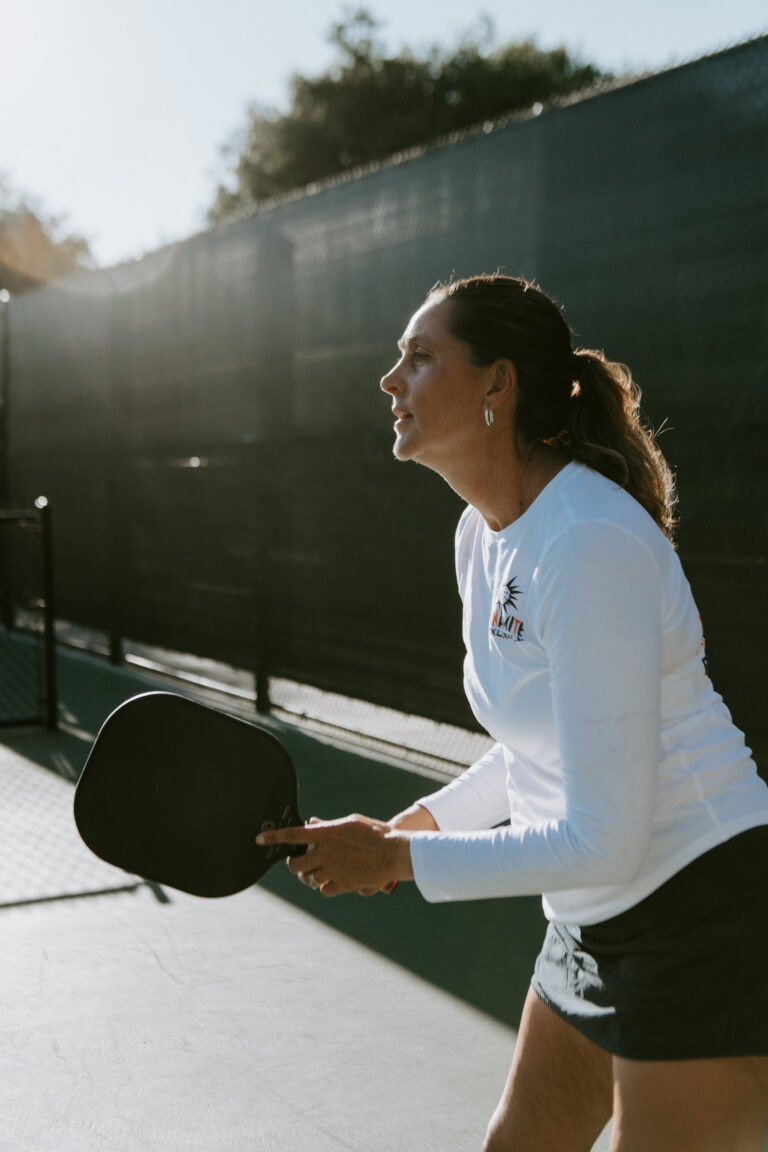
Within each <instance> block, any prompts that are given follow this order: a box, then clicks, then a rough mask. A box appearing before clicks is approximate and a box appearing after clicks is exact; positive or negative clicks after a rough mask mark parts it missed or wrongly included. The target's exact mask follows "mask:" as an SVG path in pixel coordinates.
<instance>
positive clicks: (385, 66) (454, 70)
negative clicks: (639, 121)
mask: <svg viewBox="0 0 768 1152" xmlns="http://www.w3.org/2000/svg"><path fill="white" fill-rule="evenodd" d="M379 27H380V24H379V22H378V21H377V20H376V19H375V18H374V17H373V16H372V15H371V14H370V12H368V11H367V10H366V9H362V8H361V9H358V10H357V11H356V12H355V13H353V14H352V15H351V16H349V17H347V18H346V19H345V20H344V21H342V22H340V23H338V24H335V25H334V26H333V28H332V30H331V32H330V36H329V39H330V42H331V43H332V44H333V45H335V47H336V49H337V60H336V62H335V63H334V65H333V67H332V68H331V69H329V70H328V71H326V72H324V73H322V74H321V75H320V76H316V77H314V78H312V77H305V76H300V75H294V76H293V77H292V78H291V82H290V107H289V109H288V111H287V112H278V111H276V110H273V109H267V108H264V107H261V106H259V105H254V106H252V107H251V108H250V109H249V110H248V114H247V120H246V124H245V126H244V128H243V129H242V130H241V132H240V133H239V134H237V135H236V136H235V137H234V138H233V140H232V141H231V142H230V144H229V145H228V146H226V147H225V149H223V152H224V157H225V159H226V161H227V162H228V163H229V165H230V167H231V170H232V175H233V177H234V185H233V186H225V185H220V187H219V189H218V193H217V196H216V199H215V201H214V203H213V205H212V207H211V209H210V210H209V213H208V217H209V221H210V222H211V223H215V222H217V221H220V220H223V219H226V218H227V217H228V216H230V215H232V214H234V213H235V212H237V211H239V210H241V209H243V208H248V207H252V206H254V205H257V204H259V203H260V202H263V201H265V200H268V199H270V198H271V197H274V196H279V195H281V194H283V193H285V192H287V191H290V190H291V189H294V188H300V187H304V186H306V185H307V184H311V183H313V182H315V181H318V180H323V179H325V178H326V177H329V176H334V175H336V174H338V173H340V172H344V171H347V170H350V169H352V168H355V167H357V166H360V165H367V164H370V163H371V162H373V161H376V160H382V159H384V158H385V157H387V156H390V155H392V154H393V153H396V152H401V151H403V150H405V149H408V148H412V147H414V146H418V145H424V144H429V143H430V142H432V141H434V140H436V139H438V138H440V137H442V136H445V135H448V134H449V133H452V132H456V131H459V130H461V129H466V128H470V127H473V126H475V125H479V124H482V123H484V122H485V121H488V120H493V119H494V118H497V117H500V116H503V115H506V114H509V113H514V112H519V111H521V110H523V109H526V108H530V107H532V106H533V105H534V104H536V103H541V104H544V103H546V102H547V101H551V100H554V99H557V98H558V97H562V96H566V95H568V94H570V93H573V92H575V91H579V90H581V89H584V88H587V87H589V86H591V85H593V84H595V83H597V82H598V81H602V80H607V79H609V78H610V76H609V74H607V73H604V72H601V71H599V70H598V69H597V68H595V67H594V66H593V65H591V64H585V63H582V62H581V61H579V60H577V59H575V58H573V57H572V56H571V55H570V53H569V52H568V51H567V49H565V48H556V49H554V50H553V51H543V50H541V49H539V48H538V47H537V46H536V44H535V43H534V42H533V41H531V40H526V41H523V42H520V43H512V44H507V45H504V46H501V47H498V46H496V34H495V30H494V27H493V24H492V22H491V21H490V20H489V19H487V18H484V19H483V20H482V21H481V22H480V26H479V29H478V30H477V31H475V32H470V33H467V34H466V35H465V36H464V37H463V38H462V39H461V40H460V41H459V43H458V44H457V45H456V47H454V48H453V49H452V50H450V51H445V50H444V49H442V48H441V47H440V46H439V45H433V46H432V47H431V48H429V49H428V50H427V51H426V52H424V53H422V54H421V55H418V54H416V53H415V52H413V51H411V50H409V49H403V50H402V51H400V52H399V53H398V54H397V55H388V54H387V53H386V51H385V48H384V46H383V44H382V43H381V41H380V40H379V39H378V37H377V35H376V33H377V29H378V28H379Z"/></svg>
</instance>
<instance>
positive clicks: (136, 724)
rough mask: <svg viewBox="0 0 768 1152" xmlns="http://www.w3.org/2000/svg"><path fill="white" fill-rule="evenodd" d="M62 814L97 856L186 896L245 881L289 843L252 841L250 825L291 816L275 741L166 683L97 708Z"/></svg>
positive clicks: (234, 888)
mask: <svg viewBox="0 0 768 1152" xmlns="http://www.w3.org/2000/svg"><path fill="white" fill-rule="evenodd" d="M74 813H75V823H76V824H77V828H78V831H79V833H80V835H81V836H82V838H83V840H84V841H85V843H86V844H87V845H88V847H89V848H90V849H91V851H92V852H94V853H95V854H96V855H97V856H100V857H101V859H102V860H106V861H107V862H108V863H109V864H114V865H116V866H117V867H118V868H123V869H124V870H125V871H126V872H130V873H131V874H133V875H135V876H141V877H143V878H144V879H147V880H154V881H156V882H157V883H159V884H165V885H167V886H168V887H170V888H178V889H179V890H180V891H182V892H190V893H192V894H193V895H195V896H230V895H232V894H233V893H235V892H241V891H242V890H243V889H244V888H248V887H249V886H250V885H251V884H254V883H255V882H256V881H257V880H258V879H259V878H260V877H261V876H263V875H264V873H265V872H266V871H267V869H268V868H269V867H271V865H272V864H274V863H275V861H276V860H278V859H281V858H283V857H284V856H287V855H288V852H289V849H288V848H283V847H282V846H280V847H272V848H259V847H258V845H257V844H256V843H255V838H256V836H257V835H258V833H259V832H261V831H262V830H264V829H266V828H274V827H278V828H279V827H287V826H289V825H295V824H301V823H302V820H301V817H300V816H299V814H298V811H297V782H296V773H295V771H294V768H293V764H292V763H291V759H290V757H289V755H288V753H287V752H286V750H285V749H284V748H283V746H282V744H281V743H280V741H279V740H278V739H277V738H276V737H275V736H273V735H272V734H271V733H270V732H266V731H265V730H264V729H262V728H257V727H256V726H255V725H253V724H249V723H247V722H246V721H244V720H237V719H234V718H233V717H231V716H226V715H224V714H223V713H221V712H217V711H215V710H214V709H212V708H207V707H205V706H204V705H202V704H197V703H195V702H194V701H192V700H187V699H186V698H185V697H183V696H177V695H175V694H174V693H171V692H148V693H145V694H143V695H141V696H134V697H133V698H132V699H131V700H127V701H126V702H125V703H124V704H121V705H120V707H119V708H117V709H116V710H115V711H114V712H113V713H112V714H111V716H109V717H108V718H107V720H106V721H105V722H104V725H103V726H102V728H101V731H100V732H99V734H98V736H97V737H96V740H95V742H94V744H93V747H92V749H91V752H90V755H89V757H88V760H87V762H86V765H85V768H84V769H83V773H82V775H81V777H80V780H79V782H78V785H77V788H76V790H75V807H74ZM301 850H302V849H299V850H298V851H301ZM298 851H297V847H296V846H293V847H292V848H291V849H290V852H291V853H292V854H293V855H297V854H298Z"/></svg>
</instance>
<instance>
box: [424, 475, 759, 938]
mask: <svg viewBox="0 0 768 1152" xmlns="http://www.w3.org/2000/svg"><path fill="white" fill-rule="evenodd" d="M456 568H457V575H458V581H459V591H460V593H461V598H462V601H463V605H464V609H463V632H464V642H465V645H466V653H467V654H466V660H465V666H464V685H465V690H466V693H467V697H468V699H469V702H470V705H471V707H472V710H473V712H474V714H475V716H476V717H477V719H478V720H479V722H480V723H481V724H482V725H483V727H485V728H486V729H487V731H488V732H489V733H490V735H491V736H492V737H493V739H495V740H496V744H495V745H494V747H493V748H492V749H491V750H490V751H489V752H488V753H487V755H485V756H484V757H483V758H482V759H481V760H480V761H478V762H477V763H476V764H474V765H473V766H472V767H471V768H469V769H468V770H467V771H466V772H465V773H464V774H463V775H462V776H460V777H459V778H458V779H456V780H455V781H453V782H452V783H451V784H449V785H448V786H447V787H445V788H443V789H441V790H440V791H439V792H436V793H434V794H433V795H431V796H428V797H425V798H424V799H422V800H420V801H419V803H421V804H422V805H423V806H424V807H426V808H427V809H428V810H429V811H430V812H431V813H432V815H433V816H434V818H435V820H436V822H437V824H438V827H439V829H440V831H439V832H432V833H417V834H415V835H414V837H413V840H412V843H411V859H412V862H413V868H414V873H415V879H416V883H417V885H418V887H419V889H420V890H421V892H422V894H423V895H424V896H425V897H426V899H427V900H430V901H441V900H470V899H481V898H485V897H491V896H518V895H531V894H539V893H543V905H544V912H545V915H546V916H547V917H548V918H550V919H558V920H562V921H565V922H566V923H573V924H594V923H597V922H599V921H601V920H605V919H607V918H609V917H611V916H614V915H617V914H618V913H619V912H622V911H624V910H625V909H626V908H629V907H631V906H632V905H634V904H636V903H637V902H638V901H640V900H642V899H643V898H644V897H645V896H647V895H649V894H650V893H651V892H652V891H653V890H654V889H655V888H657V887H658V886H659V885H660V884H662V883H663V882H664V881H665V880H667V879H669V877H670V876H672V875H673V874H674V873H675V872H677V871H679V870H680V869H681V868H682V867H684V865H686V864H688V863H690V861H691V860H693V859H694V858H695V857H697V856H698V855H700V854H701V853H703V852H705V851H707V850H708V849H709V848H711V847H714V846H715V845H717V844H719V843H721V842H722V841H724V840H727V839H729V838H730V837H731V836H733V835H735V834H736V833H738V832H741V831H744V830H746V829H747V828H750V827H754V826H755V825H758V824H768V787H767V786H766V784H765V783H764V782H763V781H762V780H761V779H760V777H759V776H758V774H757V769H756V766H755V764H754V762H753V760H752V759H751V756H750V753H749V749H748V748H746V746H745V743H744V737H743V734H742V733H741V732H740V731H739V730H738V729H737V728H735V727H734V725H733V723H732V721H731V717H730V714H729V712H728V710H727V708H726V707H725V705H724V704H723V701H722V699H721V698H720V696H718V695H717V693H716V692H715V691H714V689H713V687H712V684H711V683H710V681H709V679H708V677H707V674H706V670H705V666H704V641H703V636H702V628H701V621H700V618H699V613H698V611H697V609H696V605H695V603H694V600H693V597H692V595H691V590H690V587H689V585H688V582H687V581H686V579H685V576H684V574H683V571H682V568H681V566H680V562H679V559H678V557H677V554H676V553H675V551H674V549H673V548H672V546H671V545H670V543H669V541H668V540H667V539H666V537H665V536H664V534H663V533H662V532H661V531H660V529H659V528H658V527H657V525H656V524H655V523H654V522H653V520H652V518H651V517H650V516H649V515H648V514H647V512H646V511H645V510H644V509H643V508H642V507H641V506H640V505H639V504H638V503H637V502H636V501H635V500H634V499H633V498H632V497H631V496H629V495H628V494H627V493H626V492H625V491H623V490H622V489H621V488H619V487H618V486H617V485H615V484H613V483H612V482H611V481H609V480H607V479H606V478H605V477H604V476H602V475H600V474H599V473H597V472H595V471H593V470H592V469H590V468H587V467H586V466H584V465H581V464H577V463H571V464H569V465H567V466H566V467H565V468H564V469H563V470H562V471H561V472H560V473H558V475H557V476H556V477H555V478H554V479H553V480H552V481H551V482H550V483H549V484H548V485H547V487H546V488H545V489H544V490H543V491H542V493H541V494H540V495H539V497H538V498H537V499H536V500H535V501H534V503H533V504H532V505H531V506H530V508H528V510H527V511H526V512H525V513H524V514H523V515H522V516H521V517H520V518H519V519H517V520H516V521H514V523H512V524H510V525H509V526H508V527H507V528H505V529H503V530H502V531H500V532H493V531H492V530H491V529H490V528H489V527H488V526H487V525H486V523H485V522H484V520H483V519H482V517H481V516H480V514H479V513H478V512H477V510H476V509H475V508H472V507H471V506H470V507H467V509H466V510H465V512H464V514H463V516H462V518H461V521H460V523H459V527H458V530H457V534H456ZM505 820H508V821H509V823H508V825H506V826H504V827H494V825H498V824H499V823H500V822H501V821H505Z"/></svg>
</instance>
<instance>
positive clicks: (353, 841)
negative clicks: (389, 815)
mask: <svg viewBox="0 0 768 1152" xmlns="http://www.w3.org/2000/svg"><path fill="white" fill-rule="evenodd" d="M256 843H257V844H259V845H262V846H268V845H270V844H306V845H307V846H308V847H307V853H306V855H304V856H291V857H289V859H288V867H289V868H290V870H291V872H293V873H294V874H295V875H297V876H298V877H299V879H300V880H302V881H303V882H304V883H305V884H309V886H310V887H312V888H319V890H320V892H322V894H323V896H339V895H341V893H342V892H360V893H361V894H362V895H372V894H373V893H374V892H378V891H381V890H382V889H383V888H386V887H387V886H389V885H391V884H392V882H393V881H398V880H412V879H413V870H412V868H411V850H410V837H409V836H408V834H407V833H406V832H397V831H393V830H392V829H391V828H390V827H389V825H388V824H385V823H384V822H383V821H382V820H371V819H370V818H369V817H368V816H360V815H357V814H356V815H354V816H346V817H344V818H343V819H341V820H317V819H316V818H314V817H313V818H312V820H311V821H310V823H309V824H307V825H303V826H302V827H298V828H275V829H272V830H271V831H269V832H262V833H260V834H259V835H258V836H257V837H256Z"/></svg>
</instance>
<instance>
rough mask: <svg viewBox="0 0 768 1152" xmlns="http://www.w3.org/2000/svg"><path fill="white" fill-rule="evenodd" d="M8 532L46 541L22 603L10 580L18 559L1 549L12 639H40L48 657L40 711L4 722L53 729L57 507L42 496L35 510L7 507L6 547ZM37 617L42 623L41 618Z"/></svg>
mask: <svg viewBox="0 0 768 1152" xmlns="http://www.w3.org/2000/svg"><path fill="white" fill-rule="evenodd" d="M6 528H16V529H19V530H21V531H23V532H30V533H34V534H35V535H36V536H39V538H40V550H39V557H38V560H39V568H38V572H37V573H36V577H37V579H36V580H34V581H33V584H32V585H30V586H29V588H26V589H25V592H24V599H23V601H22V602H21V603H18V602H17V600H16V597H15V596H14V590H13V589H12V588H11V587H10V586H9V583H8V582H7V581H6V578H5V577H6V572H7V565H8V564H9V562H12V558H11V557H9V556H8V555H7V554H6V553H5V548H4V546H3V547H2V548H0V617H1V618H2V628H3V631H4V633H5V634H6V635H12V634H17V635H19V636H20V637H24V638H25V639H29V640H31V641H32V642H34V641H39V643H40V647H41V657H42V669H41V672H42V675H41V677H40V687H41V694H40V696H39V698H38V705H39V706H38V709H37V711H34V712H32V711H30V714H28V715H23V714H20V715H13V716H8V717H7V718H0V727H2V728H9V727H17V726H22V725H35V724H44V725H45V727H46V728H48V729H49V730H53V729H55V728H56V726H57V703H58V701H57V684H56V639H55V604H54V570H53V534H52V526H51V509H50V506H49V504H48V501H47V499H46V498H45V497H44V496H40V497H38V498H37V500H36V501H35V506H34V508H31V509H23V510H18V509H5V510H2V511H0V540H2V541H3V545H4V542H5V537H6V532H5V529H6ZM36 617H37V619H36Z"/></svg>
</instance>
